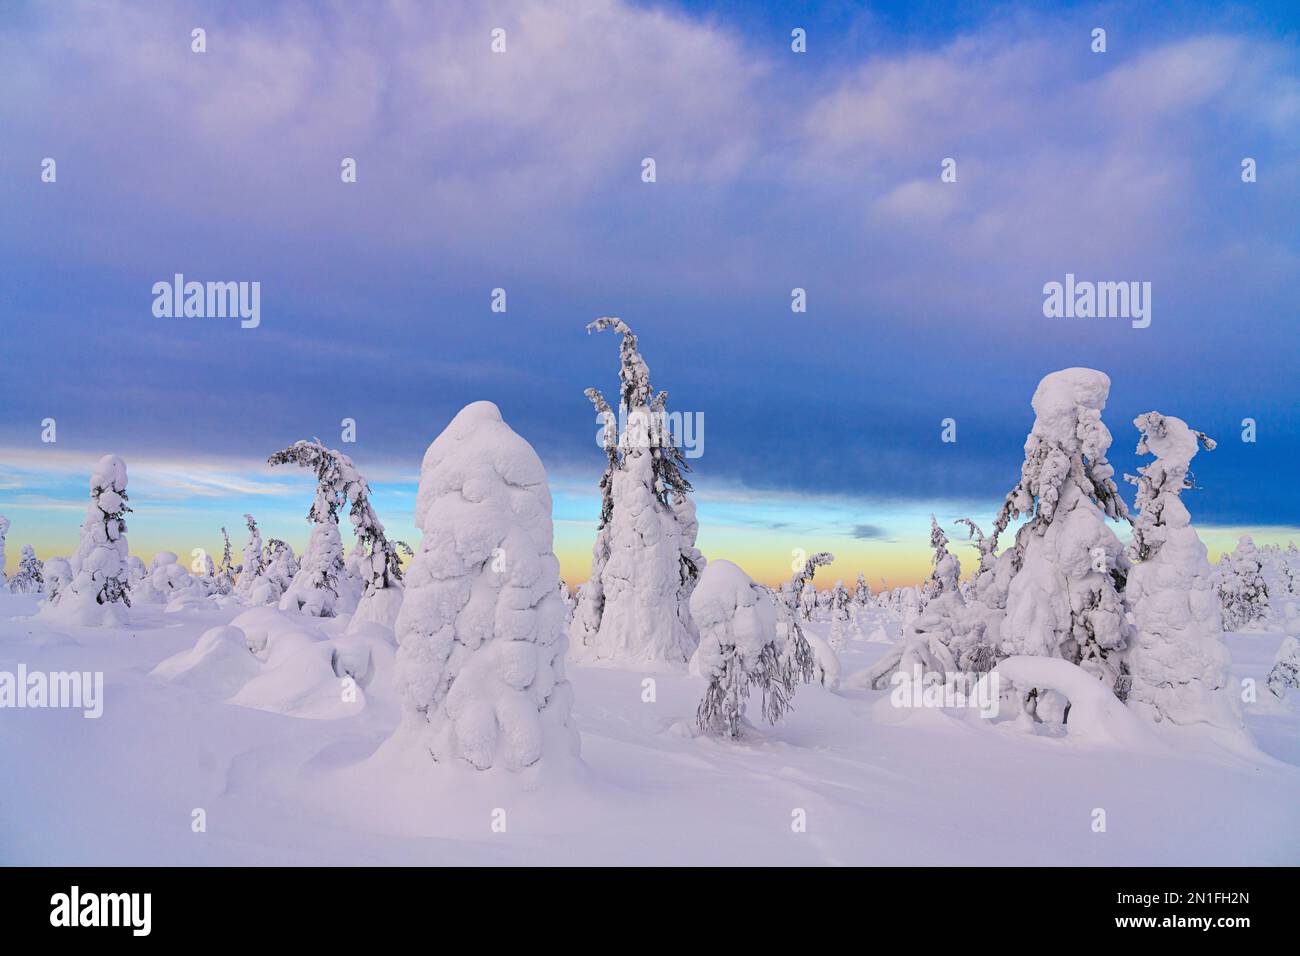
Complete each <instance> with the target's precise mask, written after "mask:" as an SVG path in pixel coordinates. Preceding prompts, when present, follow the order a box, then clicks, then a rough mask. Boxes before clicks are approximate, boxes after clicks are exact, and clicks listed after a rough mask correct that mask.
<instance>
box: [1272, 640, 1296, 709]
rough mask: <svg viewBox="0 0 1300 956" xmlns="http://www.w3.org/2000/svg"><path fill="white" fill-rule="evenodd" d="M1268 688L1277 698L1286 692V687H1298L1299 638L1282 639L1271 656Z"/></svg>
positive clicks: (1279, 698) (1280, 697)
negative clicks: (1275, 653) (1271, 663)
mask: <svg viewBox="0 0 1300 956" xmlns="http://www.w3.org/2000/svg"><path fill="white" fill-rule="evenodd" d="M1267 684H1268V689H1269V690H1270V691H1271V692H1272V694H1273V696H1274V697H1276V698H1277V699H1278V700H1281V699H1282V697H1283V696H1284V695H1285V694H1286V692H1287V689H1288V688H1294V687H1300V640H1296V638H1294V637H1286V638H1283V639H1282V644H1281V645H1280V646H1279V647H1278V649H1277V656H1276V657H1274V658H1273V666H1272V668H1270V669H1269V672H1268V678H1267Z"/></svg>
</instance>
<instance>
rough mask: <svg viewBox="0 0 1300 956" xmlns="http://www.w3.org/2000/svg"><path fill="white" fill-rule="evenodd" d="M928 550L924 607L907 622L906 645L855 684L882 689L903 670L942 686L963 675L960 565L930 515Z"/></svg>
mask: <svg viewBox="0 0 1300 956" xmlns="http://www.w3.org/2000/svg"><path fill="white" fill-rule="evenodd" d="M930 548H931V549H932V550H933V551H934V555H933V557H932V558H931V565H932V568H931V571H930V577H929V578H927V579H926V581H925V583H924V584H922V585H921V591H922V592H923V593H924V594H925V595H926V602H925V606H924V608H922V609H920V610H918V611H917V614H916V616H915V617H914V618H913V619H912V620H910V621H906V620H905V621H904V623H903V633H902V640H901V641H900V642H899V643H898V644H897V645H896V646H894V647H892V648H890V650H889V651H888V652H886V653H885V655H884V656H883V657H881V658H880V660H879V661H877V662H876V663H875V664H874V665H873V666H871V667H869V668H867V670H866V671H863V672H861V673H860V674H859V675H855V676H854V679H853V682H854V683H855V684H861V685H864V686H869V687H872V688H875V689H877V690H879V689H881V688H883V687H885V686H886V685H887V684H888V682H889V681H890V680H891V679H892V677H893V675H894V674H895V673H897V672H900V671H901V672H902V673H904V674H907V675H912V674H914V673H915V672H917V671H918V670H919V672H920V673H921V675H922V676H923V679H926V680H934V681H939V680H942V679H943V677H944V675H947V674H954V673H956V672H957V671H958V670H959V667H958V654H959V653H960V648H961V646H962V640H961V639H962V637H963V636H964V634H965V632H966V627H967V624H966V619H965V607H966V604H965V601H964V600H963V599H962V595H961V591H960V587H959V584H960V581H961V562H960V561H959V560H958V559H957V556H956V555H955V554H953V553H952V552H951V551H949V550H948V536H947V535H946V534H944V533H943V529H942V528H941V527H939V522H938V520H937V519H936V518H935V516H934V515H930ZM986 669H987V668H986Z"/></svg>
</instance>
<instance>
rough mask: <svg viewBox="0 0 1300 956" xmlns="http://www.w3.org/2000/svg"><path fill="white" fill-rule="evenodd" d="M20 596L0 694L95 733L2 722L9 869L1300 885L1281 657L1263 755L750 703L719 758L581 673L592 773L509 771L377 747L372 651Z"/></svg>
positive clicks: (1293, 762) (659, 709)
mask: <svg viewBox="0 0 1300 956" xmlns="http://www.w3.org/2000/svg"><path fill="white" fill-rule="evenodd" d="M37 600H38V597H37V596H36V595H26V594H0V672H9V673H17V669H18V667H19V665H20V664H21V665H25V666H26V669H27V671H28V672H34V671H41V672H47V673H48V672H57V671H73V670H77V671H102V672H103V674H104V701H103V715H102V717H100V718H99V719H87V718H85V717H83V713H82V711H81V710H79V709H33V708H17V709H11V708H5V709H2V710H0V768H2V771H3V778H2V779H0V863H3V864H65V865H97V864H176V865H190V864H206V865H211V864H218V865H220V864H345V865H346V864H473V865H479V864H512V863H513V864H629V865H637V864H741V865H745V864H859V865H883V864H900V865H930V864H960V865H979V866H987V865H996V864H1034V865H1039V866H1042V865H1063V864H1083V865H1102V864H1121V865H1123V864H1171V865H1191V864H1245V865H1272V864H1292V865H1294V864H1296V863H1300V714H1298V713H1297V710H1298V709H1300V705H1297V703H1296V700H1295V695H1294V694H1293V695H1291V697H1289V698H1288V699H1287V700H1286V701H1285V702H1282V703H1279V702H1277V701H1275V700H1273V699H1272V698H1271V696H1270V695H1269V694H1268V693H1267V691H1265V690H1264V689H1263V679H1264V676H1265V673H1266V672H1267V670H1268V668H1269V666H1270V665H1271V662H1272V660H1273V656H1274V654H1275V653H1276V651H1277V648H1278V645H1279V642H1280V641H1281V639H1282V638H1281V636H1280V635H1278V634H1276V633H1273V634H1249V633H1247V634H1232V635H1229V636H1228V638H1227V644H1228V648H1229V650H1230V652H1231V655H1232V663H1231V675H1232V684H1233V685H1234V686H1239V682H1240V679H1241V678H1245V677H1252V678H1254V679H1255V680H1256V681H1258V682H1259V685H1260V693H1261V703H1260V704H1258V705H1252V704H1247V705H1245V707H1244V711H1245V715H1246V722H1247V725H1248V727H1249V728H1250V730H1251V731H1252V732H1253V734H1254V737H1255V739H1256V741H1257V742H1258V744H1259V746H1260V748H1261V749H1260V751H1259V752H1257V753H1245V754H1233V753H1231V752H1228V751H1226V750H1223V749H1221V748H1220V747H1219V746H1218V745H1216V744H1215V743H1213V742H1212V741H1211V740H1210V739H1209V738H1208V737H1206V736H1204V735H1203V734H1201V733H1200V732H1199V731H1198V730H1197V728H1195V727H1178V726H1174V725H1172V724H1171V723H1170V722H1165V723H1164V724H1148V723H1142V724H1141V725H1140V732H1134V727H1135V726H1138V724H1137V723H1136V722H1135V721H1127V722H1125V723H1124V726H1117V725H1108V724H1107V723H1106V720H1107V718H1106V714H1107V713H1108V711H1109V709H1110V708H1108V707H1104V706H1103V707H1093V708H1085V707H1082V706H1081V707H1080V712H1081V714H1083V713H1084V712H1085V711H1088V713H1087V716H1086V719H1082V718H1081V722H1080V725H1079V732H1077V733H1075V734H1073V735H1072V734H1069V733H1067V734H1066V735H1064V736H1059V735H1049V734H1043V733H1035V732H1034V730H1033V729H1032V726H1031V725H1029V724H1027V723H1026V722H1024V721H1023V720H1012V719H994V720H991V721H990V720H983V719H981V718H980V717H979V716H978V714H977V713H976V712H975V711H973V710H965V711H957V710H938V709H902V708H897V707H894V706H892V705H891V703H890V695H891V691H889V690H885V691H871V690H860V689H844V690H841V691H840V692H839V693H831V692H829V691H827V690H825V689H823V688H822V687H820V686H816V685H800V686H799V688H798V690H797V693H796V694H795V697H794V712H793V713H792V714H790V715H789V716H787V717H786V718H785V719H784V720H783V721H782V722H781V723H780V724H779V725H777V726H770V725H767V724H765V723H763V722H762V721H761V720H760V719H759V718H758V704H757V703H756V702H755V701H754V700H751V702H750V710H749V715H750V719H751V721H752V722H753V723H754V725H755V727H754V730H753V731H751V732H750V733H749V734H748V735H747V736H746V737H745V738H744V739H742V740H740V741H735V742H732V741H726V740H723V739H720V738H716V737H707V736H699V735H697V734H695V732H694V731H693V729H692V728H693V726H694V720H695V712H696V707H697V705H698V703H699V700H700V698H701V695H702V694H703V691H704V688H705V681H704V679H703V678H701V677H698V676H696V677H693V676H690V675H689V674H687V673H686V672H685V671H684V670H683V671H681V672H676V673H664V672H662V671H660V672H656V673H654V674H653V675H649V674H644V673H642V672H641V671H639V670H636V669H615V668H612V667H597V666H586V667H584V666H574V665H572V664H570V665H569V666H568V668H567V671H568V676H569V679H570V680H571V682H572V684H573V699H574V705H573V720H574V721H575V723H576V725H577V727H578V730H579V731H580V733H581V738H582V739H581V758H580V759H579V760H577V761H576V762H572V761H558V762H549V763H548V761H546V760H543V761H541V762H540V763H539V764H538V765H537V766H536V767H533V768H527V769H525V770H524V771H522V772H511V771H508V770H506V769H504V768H494V769H491V770H486V771H475V770H472V769H469V767H468V766H467V765H462V766H458V767H449V766H447V765H445V764H443V765H440V764H436V763H434V762H433V761H432V760H430V759H426V758H425V757H424V755H421V754H417V755H415V756H414V757H411V755H410V754H409V753H408V754H406V758H407V759H401V754H400V753H397V754H394V752H393V750H392V748H387V749H386V750H382V751H381V749H380V748H381V745H382V744H383V743H384V741H386V740H387V739H388V738H389V737H390V736H391V735H392V734H393V732H394V730H395V729H396V728H397V726H398V723H399V720H400V713H401V706H400V703H399V699H398V696H397V694H396V692H395V691H394V690H393V687H392V676H393V653H394V650H395V649H394V648H392V647H391V646H390V645H389V641H391V637H390V636H388V635H387V634H386V633H385V632H384V630H383V629H382V628H380V629H375V628H366V629H362V630H361V632H360V633H355V632H354V633H353V634H345V632H346V631H347V625H348V618H347V616H341V617H338V618H332V619H321V618H310V617H307V616H305V615H293V614H290V613H288V612H282V611H279V610H276V609H274V608H260V609H255V610H253V611H249V609H247V608H245V607H242V606H238V605H235V604H233V603H232V604H228V605H227V606H225V607H213V606H203V607H187V608H179V609H172V610H171V611H170V612H168V611H167V610H165V609H164V607H163V606H161V605H137V606H135V607H132V608H131V609H130V612H129V619H130V622H129V626H126V627H121V628H117V627H79V626H76V625H69V624H64V623H56V622H52V621H48V620H45V619H43V618H36V617H33V614H34V612H35V610H36V603H37ZM862 613H863V614H864V615H867V616H868V618H870V619H869V620H867V621H866V623H865V626H864V627H862V628H860V629H859V632H858V633H855V634H854V635H853V636H852V637H851V638H850V640H849V642H848V644H847V646H846V648H845V650H844V652H843V655H842V656H843V661H842V666H843V672H844V673H845V674H849V673H853V672H854V671H857V670H859V669H861V668H864V667H866V666H868V665H869V664H871V663H873V662H874V661H875V660H876V659H878V658H879V657H880V656H881V655H882V654H883V653H885V652H886V651H887V650H888V649H889V647H890V646H891V645H890V644H888V643H882V642H881V641H880V640H879V639H878V638H877V639H876V640H866V639H864V637H863V635H868V636H870V635H876V634H878V633H881V632H887V633H890V634H897V622H896V619H895V618H894V617H893V615H892V612H889V611H886V610H882V609H879V608H868V609H865V610H864V611H863V612H862ZM241 615H243V617H242V618H241V620H240V624H239V626H238V629H237V630H218V631H216V632H215V633H213V634H209V635H208V636H207V637H206V638H205V639H204V641H203V642H202V646H199V645H200V640H199V639H200V636H202V635H204V634H205V632H209V631H211V630H212V629H214V628H219V627H222V626H225V625H230V624H231V623H232V622H233V621H234V620H235V618H237V617H240V616H241ZM873 619H878V620H873ZM808 628H809V629H810V630H812V631H815V632H816V633H817V634H818V635H820V636H821V637H822V638H826V637H827V636H828V629H829V624H812V625H808ZM878 628H879V631H878ZM241 633H242V634H244V636H245V646H244V648H242V649H241V647H240V643H239V636H240V634H241ZM895 639H896V638H895ZM249 645H251V646H252V647H253V648H254V649H255V650H256V652H257V653H254V651H253V650H249ZM164 661H166V662H167V663H166V664H165V665H164V664H163V662H164ZM1030 663H1031V664H1033V663H1040V664H1054V663H1056V662H1054V661H1041V662H1030ZM159 665H163V666H162V667H160V666H159ZM1014 668H1015V665H1014V664H1013V665H1012V670H1014ZM340 672H342V673H344V674H351V675H354V676H355V681H356V683H357V685H358V686H357V690H356V694H355V702H347V701H346V700H345V699H344V697H343V695H341V694H340V693H339V686H340V685H341V684H342V682H343V679H342V678H339V677H338V676H337V675H338V674H339V673H340ZM651 676H653V679H654V681H655V685H654V690H655V694H654V695H653V697H654V700H653V702H647V701H646V699H645V698H646V697H648V696H650V695H648V694H647V692H646V690H645V687H644V685H643V680H645V679H646V678H647V677H651ZM1033 679H1034V680H1042V679H1043V678H1042V676H1041V675H1034V676H1033ZM234 700H238V701H239V702H238V703H236V702H233V701H234ZM1119 710H1120V711H1123V708H1119ZM1124 716H1125V717H1129V716H1131V714H1128V713H1127V712H1125V713H1124ZM1039 726H1042V725H1039ZM1098 809H1100V810H1104V811H1105V829H1104V832H1098V831H1097V830H1096V829H1095V827H1096V823H1095V821H1096V820H1097V819H1098V815H1097V814H1096V813H1095V811H1096V810H1098ZM198 810H201V811H202V814H201V815H199V814H196V811H198ZM800 811H802V813H800ZM196 819H202V821H203V823H204V824H205V826H204V827H202V828H200V827H198V825H197V823H196V822H195V821H196ZM801 821H802V822H805V823H806V826H805V827H801V826H799V824H800V822H801ZM196 831H197V832H196Z"/></svg>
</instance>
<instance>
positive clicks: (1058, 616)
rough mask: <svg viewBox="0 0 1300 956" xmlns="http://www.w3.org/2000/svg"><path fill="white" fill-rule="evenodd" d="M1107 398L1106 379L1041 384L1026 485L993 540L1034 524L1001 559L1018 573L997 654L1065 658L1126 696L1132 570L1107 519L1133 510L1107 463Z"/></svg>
mask: <svg viewBox="0 0 1300 956" xmlns="http://www.w3.org/2000/svg"><path fill="white" fill-rule="evenodd" d="M1109 392H1110V379H1109V378H1108V377H1107V376H1106V375H1104V374H1103V373H1101V372H1098V371H1096V370H1094V369H1088V368H1069V369H1064V370H1062V371H1059V372H1053V373H1051V374H1050V375H1048V376H1046V377H1045V378H1044V379H1043V380H1042V381H1041V382H1040V383H1039V385H1038V388H1037V389H1036V390H1035V392H1034V397H1033V402H1032V404H1033V408H1034V413H1035V418H1034V425H1033V428H1032V430H1031V431H1030V433H1029V437H1028V438H1027V439H1026V441H1025V460H1024V463H1023V464H1022V465H1021V471H1020V482H1019V483H1018V484H1017V485H1016V487H1015V488H1014V489H1013V490H1012V491H1011V493H1010V494H1009V495H1007V498H1006V501H1005V502H1004V504H1003V507H1002V510H1001V512H1000V513H999V515H998V518H997V521H996V522H995V524H994V534H993V537H994V539H995V540H996V538H997V536H998V535H999V534H1000V533H1001V532H1002V531H1003V530H1005V528H1006V527H1007V525H1008V524H1009V522H1010V521H1011V519H1012V518H1014V517H1017V516H1019V515H1022V514H1023V515H1027V516H1028V517H1029V520H1028V521H1027V522H1026V523H1025V524H1024V525H1023V526H1022V527H1021V528H1020V530H1019V532H1017V534H1016V543H1015V546H1014V547H1013V548H1009V549H1008V552H1009V556H1008V554H1007V553H1004V554H1003V556H1002V557H1001V558H999V561H1003V559H1006V560H1007V561H1008V562H1009V563H1010V565H1011V570H1013V571H1014V576H1013V577H1012V578H1011V581H1010V584H1009V586H1008V589H1007V598H1006V618H1005V620H1004V621H1003V623H1002V628H1001V638H1002V644H1003V646H1002V648H1001V651H1002V652H1003V653H1006V654H1028V655H1031V656H1032V655H1039V656H1046V657H1061V658H1064V659H1065V660H1068V661H1070V662H1072V663H1074V664H1077V665H1078V666H1080V667H1082V668H1083V669H1084V670H1086V671H1088V672H1089V673H1091V674H1093V675H1095V676H1096V677H1098V678H1099V679H1101V680H1103V681H1104V682H1105V683H1106V684H1107V686H1110V687H1114V688H1115V690H1116V692H1117V694H1119V695H1120V696H1121V697H1122V695H1123V693H1124V686H1123V683H1122V682H1120V680H1119V678H1120V676H1121V667H1122V665H1121V661H1120V659H1119V653H1118V652H1120V651H1122V650H1123V649H1124V647H1125V643H1126V636H1127V635H1126V625H1125V607H1124V602H1123V599H1122V597H1121V591H1122V590H1123V587H1124V580H1125V576H1126V574H1127V572H1128V563H1129V562H1128V559H1127V557H1126V556H1125V555H1124V549H1123V546H1122V545H1121V544H1120V541H1119V538H1117V537H1116V535H1115V533H1114V532H1113V531H1112V530H1111V529H1110V527H1109V526H1108V525H1107V524H1106V519H1108V518H1109V519H1112V520H1128V510H1127V508H1126V507H1125V505H1124V501H1123V499H1121V498H1120V496H1119V491H1118V489H1117V488H1116V486H1115V482H1114V481H1113V480H1112V477H1111V476H1112V475H1113V474H1114V469H1113V468H1112V467H1111V465H1110V463H1109V462H1108V461H1107V460H1106V452H1107V451H1108V450H1109V449H1110V443H1111V435H1110V432H1109V430H1107V428H1106V426H1105V425H1104V424H1103V423H1102V421H1101V412H1102V410H1103V409H1104V408H1105V407H1106V399H1107V397H1108V394H1109ZM1030 696H1031V698H1032V697H1033V695H1032V693H1031V695H1030Z"/></svg>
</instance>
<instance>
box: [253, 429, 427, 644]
mask: <svg viewBox="0 0 1300 956" xmlns="http://www.w3.org/2000/svg"><path fill="white" fill-rule="evenodd" d="M267 460H268V461H269V462H270V463H271V464H272V465H283V464H297V465H300V466H302V467H303V468H310V469H312V470H313V471H314V472H315V473H316V497H315V499H314V500H313V501H312V506H311V509H310V510H309V511H308V512H307V520H309V521H311V522H312V523H313V525H314V527H313V528H312V533H311V537H310V538H309V539H308V540H307V549H306V551H304V552H303V557H302V567H301V570H299V572H298V575H297V577H295V578H294V580H293V584H292V585H291V586H290V587H289V589H288V591H286V592H285V594H284V596H283V597H282V598H281V599H280V607H281V608H282V609H283V610H292V609H294V608H297V609H298V610H300V611H302V612H303V613H304V614H310V615H312V616H313V617H335V616H336V615H338V614H344V613H348V612H351V611H353V610H355V611H356V612H357V614H356V617H360V618H361V619H362V620H365V621H379V622H380V623H383V624H385V625H387V626H391V625H392V622H393V620H394V619H395V617H396V611H397V606H398V605H399V604H400V602H401V597H400V590H401V580H402V569H401V557H400V554H399V548H405V547H406V545H404V544H403V543H402V542H400V541H389V540H388V538H387V536H386V535H385V534H384V526H383V524H381V523H380V521H379V518H378V516H377V515H376V514H375V510H374V508H373V507H372V506H371V504H370V487H369V485H367V484H366V480H365V479H364V478H363V477H362V476H361V473H360V472H359V471H357V469H356V466H355V465H353V464H352V459H351V458H349V457H348V456H347V455H345V454H343V453H342V452H341V451H337V450H335V449H333V448H326V447H325V446H324V445H322V444H321V443H320V441H319V440H317V439H313V440H312V441H296V442H294V443H293V444H292V445H290V446H289V447H288V448H285V449H283V450H281V451H278V452H276V453H275V454H274V455H272V456H271V457H270V458H269V459H267ZM345 504H349V505H350V506H351V507H350V511H349V518H350V520H351V522H352V528H353V530H354V531H355V532H356V535H357V537H358V538H359V539H360V542H361V544H362V546H363V547H368V548H369V549H370V552H369V555H368V557H367V559H366V561H364V562H362V569H363V573H364V578H363V580H362V581H359V582H358V581H355V580H354V579H353V578H352V577H351V575H349V574H348V572H347V568H346V566H345V563H344V560H343V539H342V538H341V537H340V536H339V525H338V521H339V517H338V516H339V512H340V511H342V509H343V506H344V505H345ZM409 550H410V549H409V548H407V551H408V552H409ZM359 591H360V593H358V592H359ZM380 591H389V592H390V593H387V594H382V595H381V594H379V592H380ZM358 601H361V602H366V603H367V605H368V606H367V607H365V608H361V607H358Z"/></svg>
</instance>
